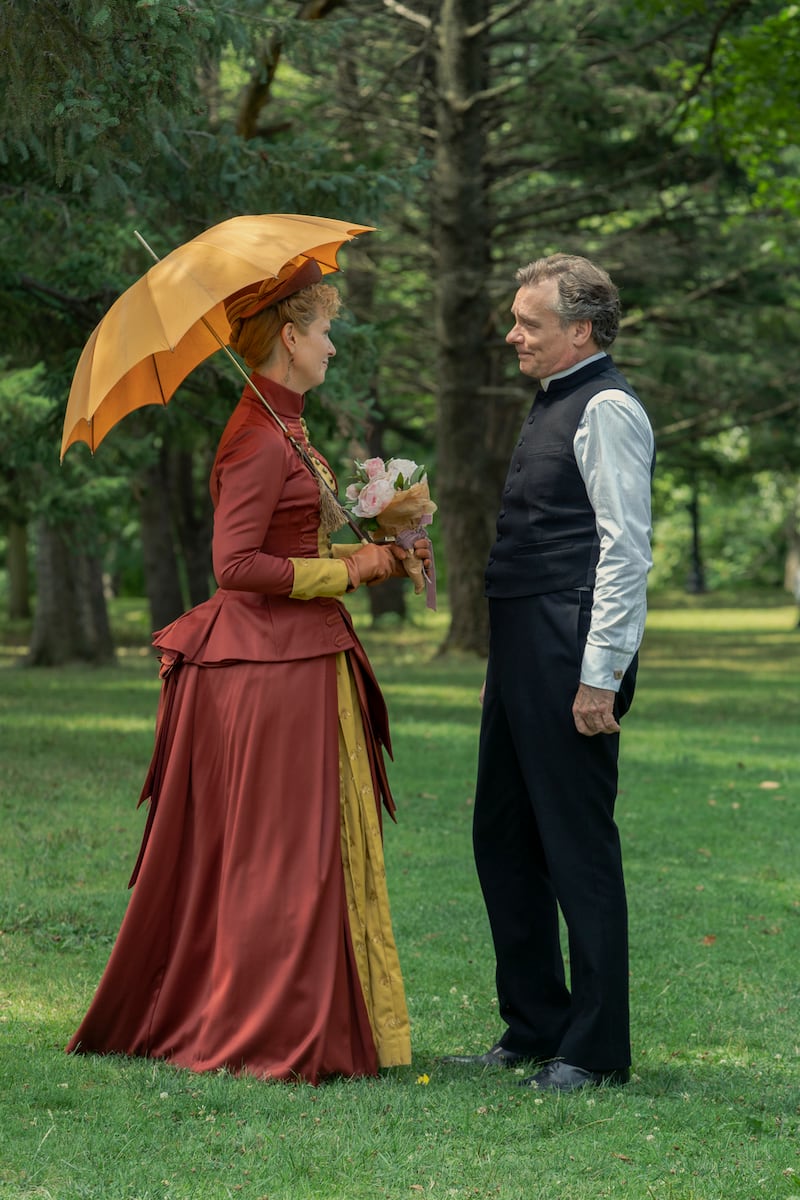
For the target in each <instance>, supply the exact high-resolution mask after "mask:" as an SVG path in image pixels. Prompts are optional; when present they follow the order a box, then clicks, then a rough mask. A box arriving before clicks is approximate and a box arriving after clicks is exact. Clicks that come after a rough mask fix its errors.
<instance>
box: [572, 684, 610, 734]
mask: <svg viewBox="0 0 800 1200" xmlns="http://www.w3.org/2000/svg"><path fill="white" fill-rule="evenodd" d="M616 698H617V693H616V692H612V691H610V690H609V689H608V688H596V687H590V686H589V684H588V683H582V684H581V685H580V687H579V688H578V693H577V695H576V697H575V700H574V702H573V705H572V715H573V717H574V718H575V728H576V729H577V731H578V733H582V734H584V735H585V736H586V737H594V736H595V734H596V733H619V723H618V721H617V720H616V718H615V716H614V701H615V700H616Z"/></svg>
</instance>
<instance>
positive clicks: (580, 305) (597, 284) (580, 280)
mask: <svg viewBox="0 0 800 1200" xmlns="http://www.w3.org/2000/svg"><path fill="white" fill-rule="evenodd" d="M516 279H517V283H518V284H519V286H520V287H533V286H535V285H536V284H537V283H542V282H543V280H545V279H556V280H557V281H558V302H557V304H556V306H555V312H556V314H557V315H558V317H559V319H560V321H561V324H562V325H569V324H570V322H572V321H591V322H592V337H593V339H594V341H595V342H596V344H597V346H598V347H599V348H600V349H601V350H606V349H608V347H609V346H610V345H611V344H612V343H613V341H614V339H615V338H616V336H617V334H618V333H619V319H620V314H621V311H622V310H621V306H620V302H619V292H618V291H617V289H616V287H615V285H614V284H613V283H612V282H611V278H610V276H609V275H608V274H607V273H606V272H605V271H604V270H603V269H602V268H601V267H596V266H595V265H594V263H593V262H590V261H589V259H588V258H581V257H580V255H578V254H551V255H549V257H547V258H537V259H536V260H535V261H534V262H531V263H528V265H527V267H520V269H519V270H518V271H517V275H516Z"/></svg>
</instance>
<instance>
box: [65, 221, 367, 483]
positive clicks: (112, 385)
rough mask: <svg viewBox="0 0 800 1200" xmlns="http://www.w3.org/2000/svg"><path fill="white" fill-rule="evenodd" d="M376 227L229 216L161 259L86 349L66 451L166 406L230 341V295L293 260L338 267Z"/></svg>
mask: <svg viewBox="0 0 800 1200" xmlns="http://www.w3.org/2000/svg"><path fill="white" fill-rule="evenodd" d="M370 228H371V227H370V226H367V225H353V224H352V223H350V222H348V221H336V220H333V219H331V218H328V217H306V216H300V215H298V214H289V213H272V214H263V215H258V216H243V217H232V218H231V219H230V220H228V221H223V222H222V223H221V224H220V225H214V226H213V227H212V228H211V229H207V230H206V231H205V233H201V234H199V236H198V237H196V238H193V239H192V240H191V241H190V242H185V243H184V244H183V245H182V246H179V247H178V248H177V249H176V250H173V251H172V252H171V253H170V254H168V255H167V256H166V257H165V258H163V259H161V260H160V261H158V262H156V264H155V266H153V267H151V268H150V270H149V271H148V272H147V274H146V275H143V276H142V278H141V279H139V280H138V281H137V282H136V283H135V284H133V285H132V287H130V288H128V290H127V291H126V292H123V294H122V295H121V296H120V297H119V299H118V300H116V301H115V302H114V304H112V306H111V308H110V309H109V310H108V312H107V313H106V315H105V316H104V317H103V319H102V321H101V322H100V324H99V325H98V326H97V328H96V329H95V330H94V332H93V333H92V335H91V337H90V338H89V340H88V342H87V343H86V345H85V346H84V348H83V351H82V353H81V356H80V359H79V360H78V365H77V367H76V369H75V375H74V377H73V380H72V387H71V388H70V393H69V399H68V401H67V411H66V414H65V417H64V431H63V436H62V440H61V458H62V459H63V457H64V455H65V453H66V452H67V450H68V449H69V447H70V446H71V445H72V444H73V442H79V441H81V442H86V443H87V445H88V446H89V447H90V448H91V450H92V452H94V451H95V450H96V449H97V447H98V446H99V445H100V443H101V441H102V440H103V438H104V437H105V436H106V434H107V433H108V432H109V430H110V429H112V428H113V427H114V425H116V424H117V422H118V421H120V420H122V418H123V417H125V416H127V414H128V413H130V412H133V411H134V409H137V408H143V407H144V406H145V405H147V404H166V403H167V401H168V400H169V399H170V397H171V396H172V395H173V393H174V392H175V390H176V389H177V388H178V386H179V385H180V384H181V383H182V382H183V380H184V379H185V378H186V376H187V375H188V374H189V373H190V372H191V371H193V370H194V368H195V367H197V366H199V364H200V363H201V362H203V361H204V360H205V359H206V358H208V357H209V355H211V354H213V353H214V351H215V350H219V349H220V347H224V346H225V345H226V343H227V341H228V338H229V336H230V326H229V325H228V321H227V318H226V316H225V306H224V301H225V300H226V298H227V297H228V296H231V295H232V294H233V293H234V292H236V291H238V290H239V289H240V288H243V287H246V286H247V285H248V284H251V283H256V282H257V281H259V280H261V279H266V278H269V277H270V276H277V275H278V272H279V271H280V269H281V267H283V266H285V264H286V263H288V262H289V261H290V260H291V259H295V258H296V259H297V260H298V264H300V263H302V261H303V260H304V259H309V258H313V259H316V261H317V262H318V263H319V265H320V267H321V269H322V271H323V273H327V272H330V271H337V270H338V265H337V262H336V255H337V253H338V251H339V248H340V247H341V246H342V244H343V243H344V242H346V241H349V240H350V239H351V238H352V237H355V236H356V235H357V234H359V233H366V232H369V230H370ZM137 236H138V234H137ZM142 240H143V239H141V238H140V241H142ZM144 244H145V245H146V243H144ZM148 249H149V247H148ZM151 253H152V251H151ZM154 257H155V256H154ZM234 361H236V360H234ZM237 365H238V364H237Z"/></svg>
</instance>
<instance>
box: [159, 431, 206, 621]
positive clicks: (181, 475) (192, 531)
mask: <svg viewBox="0 0 800 1200" xmlns="http://www.w3.org/2000/svg"><path fill="white" fill-rule="evenodd" d="M203 461H204V464H205V456H204V457H203ZM169 467H170V495H171V497H172V501H173V512H174V517H175V531H176V535H177V539H178V544H179V546H180V550H181V555H182V558H183V562H184V566H185V568H186V584H187V587H188V590H189V603H190V604H191V605H195V604H202V602H203V601H204V600H207V599H208V596H209V581H210V579H211V572H212V567H211V530H212V526H213V521H214V514H213V511H212V507H211V497H210V495H209V491H208V487H207V486H206V487H205V488H204V489H203V492H202V495H201V496H198V495H197V491H198V488H197V485H196V473H195V470H194V456H193V455H192V452H191V451H190V450H188V449H185V448H180V447H179V448H178V449H177V450H175V451H173V452H172V453H171V454H170V456H169ZM209 467H210V464H209Z"/></svg>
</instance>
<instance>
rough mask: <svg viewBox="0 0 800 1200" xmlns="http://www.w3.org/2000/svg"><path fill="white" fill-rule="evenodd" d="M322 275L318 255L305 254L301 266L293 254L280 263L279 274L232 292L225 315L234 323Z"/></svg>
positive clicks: (226, 303)
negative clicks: (291, 257)
mask: <svg viewBox="0 0 800 1200" xmlns="http://www.w3.org/2000/svg"><path fill="white" fill-rule="evenodd" d="M320 279H322V271H321V269H320V265H319V263H318V262H317V260H316V259H315V258H306V259H304V260H303V262H301V263H300V265H299V266H298V263H297V259H296V258H293V259H291V260H290V261H289V262H288V263H286V264H285V265H284V266H282V267H281V269H280V271H279V272H278V275H277V277H276V278H272V279H262V280H261V282H260V283H251V284H248V286H247V287H243V288H240V289H239V291H238V292H234V294H233V295H232V296H229V297H228V299H227V300H226V301H225V315H226V316H227V318H228V321H229V323H230V324H231V325H232V324H233V322H234V321H236V320H240V321H244V320H246V318H247V317H254V316H255V315H256V313H260V312H263V310H264V309H265V308H270V307H271V306H272V305H273V304H277V303H278V301H279V300H285V299H286V298H287V296H293V295H294V294H295V292H300V291H302V289H303V288H306V287H310V286H311V284H312V283H319V281H320Z"/></svg>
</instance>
